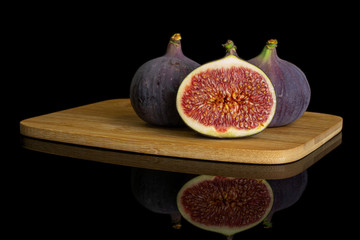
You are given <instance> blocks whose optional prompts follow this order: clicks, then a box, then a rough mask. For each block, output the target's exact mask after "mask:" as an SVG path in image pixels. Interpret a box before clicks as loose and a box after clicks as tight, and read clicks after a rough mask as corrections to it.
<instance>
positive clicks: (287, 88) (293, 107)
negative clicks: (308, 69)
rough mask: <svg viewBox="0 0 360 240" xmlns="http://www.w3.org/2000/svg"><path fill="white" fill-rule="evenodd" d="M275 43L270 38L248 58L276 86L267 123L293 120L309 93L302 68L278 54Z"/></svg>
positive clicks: (306, 106) (305, 106)
mask: <svg viewBox="0 0 360 240" xmlns="http://www.w3.org/2000/svg"><path fill="white" fill-rule="evenodd" d="M277 43H278V42H277V40H275V39H271V40H269V41H268V42H267V44H266V46H265V47H264V49H263V50H262V52H261V53H260V54H259V55H258V56H257V57H255V58H252V59H250V60H248V62H250V63H252V64H254V65H255V66H257V67H259V68H260V69H262V70H263V71H264V72H265V74H266V75H267V76H268V77H269V78H270V80H271V82H272V83H273V86H274V88H275V93H276V98H277V103H276V112H275V115H274V118H273V120H272V121H271V123H270V124H269V126H268V127H280V126H284V125H287V124H290V123H292V122H294V121H296V120H297V119H298V118H300V117H301V116H302V115H303V114H304V112H305V111H306V109H307V108H308V106H309V103H310V95H311V90H310V86H309V82H308V80H307V78H306V76H305V74H304V72H303V71H302V70H301V69H300V68H299V67H297V66H296V65H294V64H293V63H290V62H288V61H286V60H283V59H281V58H279V57H278V55H277V51H276V47H277Z"/></svg>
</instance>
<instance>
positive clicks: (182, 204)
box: [177, 175, 273, 237]
mask: <svg viewBox="0 0 360 240" xmlns="http://www.w3.org/2000/svg"><path fill="white" fill-rule="evenodd" d="M177 204H178V208H179V211H180V213H181V215H182V216H183V217H184V218H185V219H186V220H187V221H189V222H190V223H192V224H193V225H195V226H197V227H199V228H202V229H205V230H208V231H213V232H218V233H221V234H223V235H225V236H230V237H231V236H232V235H234V234H236V233H238V232H241V231H244V230H246V229H249V228H252V227H254V226H255V225H257V224H259V223H260V222H262V221H263V219H264V218H265V217H266V216H267V215H268V213H269V212H270V210H271V208H272V204H273V192H272V190H271V187H270V185H269V184H268V183H267V181H266V180H263V179H246V178H228V177H215V176H206V175H202V176H198V177H195V178H193V179H192V180H190V181H189V182H187V183H186V184H185V185H184V186H183V187H182V188H181V189H180V191H179V193H178V196H177Z"/></svg>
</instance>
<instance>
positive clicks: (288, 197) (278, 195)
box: [263, 171, 308, 228]
mask: <svg viewBox="0 0 360 240" xmlns="http://www.w3.org/2000/svg"><path fill="white" fill-rule="evenodd" d="M307 180H308V175H307V171H304V172H302V173H299V174H298V175H296V176H293V177H290V178H285V179H276V180H267V181H268V183H269V184H270V186H271V188H272V190H273V194H274V204H273V207H272V209H271V211H270V213H269V214H268V216H267V217H266V218H265V219H264V222H263V224H264V227H265V228H271V227H272V217H273V215H274V213H276V212H278V211H280V210H283V209H285V208H288V207H290V206H292V205H294V204H295V203H296V202H297V201H299V199H300V197H301V196H302V194H303V192H304V191H305V188H306V186H307Z"/></svg>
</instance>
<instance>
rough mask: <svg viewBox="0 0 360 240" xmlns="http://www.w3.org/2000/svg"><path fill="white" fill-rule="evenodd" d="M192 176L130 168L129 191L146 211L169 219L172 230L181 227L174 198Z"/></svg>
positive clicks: (179, 215)
mask: <svg viewBox="0 0 360 240" xmlns="http://www.w3.org/2000/svg"><path fill="white" fill-rule="evenodd" d="M193 177H194V176H193V175H190V174H183V173H176V172H165V171H159V170H152V169H142V168H132V170H131V190H132V193H133V195H134V197H135V199H136V200H137V201H138V202H139V203H140V204H141V205H142V206H143V207H145V208H146V209H148V210H150V211H152V212H154V213H159V214H168V215H169V216H170V217H171V223H172V226H173V228H176V229H178V228H180V227H181V214H180V212H179V210H178V208H177V204H176V196H177V193H178V191H179V190H180V188H181V187H182V186H183V185H184V184H185V183H186V182H187V181H189V180H190V179H191V178H193Z"/></svg>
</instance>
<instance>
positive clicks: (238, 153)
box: [20, 99, 342, 164]
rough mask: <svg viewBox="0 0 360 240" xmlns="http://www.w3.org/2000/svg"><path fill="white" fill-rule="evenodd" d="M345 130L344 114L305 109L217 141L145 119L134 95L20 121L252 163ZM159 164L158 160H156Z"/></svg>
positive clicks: (114, 142)
mask: <svg viewBox="0 0 360 240" xmlns="http://www.w3.org/2000/svg"><path fill="white" fill-rule="evenodd" d="M341 129H342V118H341V117H338V116H334V115H329V114H323V113H314V112H306V113H305V114H304V115H303V116H302V117H301V118H300V119H298V120H297V121H295V122H294V123H292V124H289V125H287V126H284V127H279V128H267V129H265V130H264V131H263V132H261V133H259V134H257V135H254V136H251V137H247V138H240V139H213V138H207V137H204V136H201V135H199V134H198V133H196V132H194V131H193V130H191V129H189V128H187V127H183V128H161V127H155V126H151V125H149V124H147V123H145V122H144V121H142V120H141V119H140V118H138V116H137V115H136V114H135V112H134V111H133V109H132V107H131V104H130V101H129V99H114V100H107V101H103V102H98V103H94V104H89V105H85V106H81V107H76V108H72V109H68V110H63V111H59V112H54V113H50V114H46V115H42V116H38V117H34V118H29V119H26V120H23V121H21V122H20V132H21V134H23V135H25V136H28V137H33V138H39V139H45V140H51V141H57V142H63V143H71V144H79V145H85V146H92V147H99V148H105V149H112V150H120V151H128V152H136V153H144V154H152V155H161V156H170V157H181V158H191V159H199V160H212V161H223V162H238V163H253V164H283V163H289V162H294V161H296V160H299V159H301V158H303V157H305V156H306V155H308V154H309V153H311V152H312V151H314V150H316V149H317V148H319V147H320V146H321V145H323V144H324V143H325V142H327V141H328V140H330V139H331V138H332V137H334V136H335V135H336V134H337V133H339V132H340V131H341ZM154 164H156V163H154Z"/></svg>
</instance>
